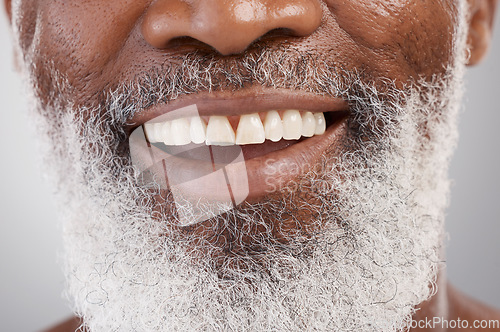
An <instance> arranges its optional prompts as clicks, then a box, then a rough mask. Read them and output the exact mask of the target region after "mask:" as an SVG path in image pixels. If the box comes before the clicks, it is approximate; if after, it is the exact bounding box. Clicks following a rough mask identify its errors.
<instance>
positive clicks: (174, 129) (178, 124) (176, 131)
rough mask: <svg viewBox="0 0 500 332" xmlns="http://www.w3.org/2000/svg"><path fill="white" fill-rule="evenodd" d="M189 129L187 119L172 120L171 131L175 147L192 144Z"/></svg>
mask: <svg viewBox="0 0 500 332" xmlns="http://www.w3.org/2000/svg"><path fill="white" fill-rule="evenodd" d="M189 127H190V126H189V121H188V119H186V118H180V119H175V120H172V126H171V127H170V130H171V133H172V137H173V140H174V145H186V144H189V143H191V135H189Z"/></svg>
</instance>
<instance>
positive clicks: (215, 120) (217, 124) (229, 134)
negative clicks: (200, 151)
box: [205, 115, 235, 145]
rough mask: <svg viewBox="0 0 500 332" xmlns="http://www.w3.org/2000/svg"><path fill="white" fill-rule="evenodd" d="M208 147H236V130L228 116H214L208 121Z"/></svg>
mask: <svg viewBox="0 0 500 332" xmlns="http://www.w3.org/2000/svg"><path fill="white" fill-rule="evenodd" d="M205 143H206V144H207V145H234V143H235V137H234V130H233V128H232V127H231V124H230V123H229V120H228V119H227V116H219V115H214V116H211V117H210V119H209V120H208V125H207V140H206V142H205Z"/></svg>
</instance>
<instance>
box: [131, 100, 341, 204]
mask: <svg viewBox="0 0 500 332" xmlns="http://www.w3.org/2000/svg"><path fill="white" fill-rule="evenodd" d="M252 92H253V93H249V94H248V95H245V94H244V92H241V91H239V92H238V95H236V96H235V95H234V94H233V95H232V96H230V97H226V96H224V95H223V96H221V95H220V94H219V95H217V94H212V95H210V96H209V97H205V96H200V95H197V96H194V97H192V98H184V99H183V100H176V101H173V102H171V103H170V104H168V105H160V106H153V107H151V108H150V109H148V110H147V111H146V112H144V113H142V114H138V115H137V117H136V118H135V120H136V121H135V123H134V128H138V126H139V127H142V128H143V133H144V134H143V135H145V139H146V140H147V144H149V145H148V146H151V147H150V148H147V147H146V145H143V146H144V147H143V148H142V150H143V151H142V152H140V153H139V154H141V155H142V156H144V157H143V158H145V159H147V158H149V157H148V156H149V154H150V153H149V152H146V151H145V150H147V149H151V148H152V149H153V150H152V151H156V152H155V153H157V155H159V156H162V155H163V156H165V157H156V158H154V159H155V160H159V159H163V158H167V159H165V160H168V161H167V162H166V163H167V164H166V167H167V168H168V169H169V171H170V173H169V175H170V177H171V178H174V179H176V180H178V181H181V180H180V179H184V178H185V177H187V176H190V177H192V176H193V174H205V173H206V170H207V169H210V170H211V169H212V163H211V162H210V158H211V155H212V157H213V155H228V156H229V155H233V154H234V153H235V152H234V151H235V150H232V148H238V151H240V152H241V153H242V156H243V157H244V158H243V159H242V160H244V164H245V171H244V173H241V172H240V171H241V170H240V168H239V167H240V166H235V165H226V167H225V168H226V171H227V174H229V176H230V175H231V174H232V173H234V174H235V176H234V178H235V179H236V178H238V177H239V176H240V175H241V174H243V175H245V178H247V179H248V188H249V190H248V196H247V197H246V200H247V201H252V200H253V199H260V198H262V197H263V196H265V195H267V194H271V193H273V192H275V191H279V190H280V189H282V188H284V187H285V186H287V185H288V184H290V183H291V181H293V180H294V179H296V178H297V177H298V176H300V175H302V174H305V173H306V172H308V171H309V170H311V169H312V168H313V167H314V166H315V165H316V164H317V163H318V161H319V160H320V159H321V157H322V156H323V155H324V154H325V153H326V151H328V150H329V148H331V147H332V146H336V145H337V144H338V141H339V140H340V139H341V138H343V137H345V133H346V132H345V131H346V128H347V126H346V125H345V124H346V119H347V117H348V114H349V109H348V106H347V103H346V102H345V101H343V100H341V99H337V98H328V97H321V96H317V95H313V94H308V93H299V92H294V93H290V91H276V90H274V91H273V93H272V94H270V93H255V92H254V91H252ZM189 105H196V106H197V112H196V113H190V112H188V111H185V110H186V109H188V108H189ZM256 109H257V110H259V111H256ZM235 110H237V111H235ZM143 137H144V136H143ZM204 146H205V147H207V146H208V148H210V149H212V150H210V151H211V152H209V153H208V154H207V156H205V154H206V153H205V152H203V151H205V150H203V149H202V147H204ZM213 149H215V150H213ZM226 149H229V150H226ZM161 151H163V152H161ZM173 156H175V157H174V158H172V157H173ZM158 158H159V159H158ZM205 159H206V160H205ZM212 162H213V160H212ZM206 163H208V164H209V165H205V164H206ZM163 168H165V162H164V166H163ZM163 168H162V169H163ZM232 168H235V169H237V171H234V172H233V170H232ZM213 169H218V166H217V167H216V166H214V167H213ZM236 173H238V174H240V175H238V176H236ZM174 174H175V175H174ZM241 176H242V175H241ZM200 177H201V175H200ZM167 182H168V181H167ZM181 182H182V181H181ZM184 182H186V181H184ZM213 188H214V186H209V185H206V184H204V185H197V186H196V188H192V190H193V194H196V195H200V196H201V197H213V196H214V195H215V194H214V190H213ZM186 190H187V189H186Z"/></svg>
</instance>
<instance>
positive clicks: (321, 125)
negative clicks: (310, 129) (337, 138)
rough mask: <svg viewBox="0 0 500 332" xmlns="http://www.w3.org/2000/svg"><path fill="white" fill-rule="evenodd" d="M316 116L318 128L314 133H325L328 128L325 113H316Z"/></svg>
mask: <svg viewBox="0 0 500 332" xmlns="http://www.w3.org/2000/svg"><path fill="white" fill-rule="evenodd" d="M314 118H315V119H316V130H315V131H314V135H323V134H324V133H325V130H326V120H325V115H324V114H323V113H315V114H314Z"/></svg>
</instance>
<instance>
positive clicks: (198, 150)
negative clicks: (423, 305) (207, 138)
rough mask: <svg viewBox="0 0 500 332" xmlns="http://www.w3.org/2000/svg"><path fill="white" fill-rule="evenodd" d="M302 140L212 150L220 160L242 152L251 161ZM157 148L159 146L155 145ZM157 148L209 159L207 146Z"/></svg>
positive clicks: (266, 142) (172, 152)
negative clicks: (225, 156)
mask: <svg viewBox="0 0 500 332" xmlns="http://www.w3.org/2000/svg"><path fill="white" fill-rule="evenodd" d="M302 139H303V138H302ZM302 139H300V140H284V139H282V140H280V141H278V142H272V141H269V140H266V141H265V142H264V143H261V144H248V145H231V146H216V145H211V146H210V148H211V149H212V150H213V152H215V153H216V154H217V156H218V157H219V158H223V159H228V160H231V158H234V157H235V156H236V155H237V154H239V153H240V151H242V152H243V156H244V158H245V160H250V159H253V158H256V157H260V156H263V155H266V154H268V153H271V152H274V151H278V150H282V149H285V148H287V147H289V146H291V145H294V144H297V143H298V142H300V141H302ZM155 146H157V144H155ZM157 147H158V148H160V149H161V150H163V151H165V152H167V153H169V154H171V155H177V156H178V157H182V158H186V159H195V160H205V159H207V158H208V157H209V156H207V153H206V152H205V150H206V148H207V146H206V145H205V144H193V143H191V144H188V145H184V146H180V147H179V146H166V145H163V144H158V146H157ZM240 149H241V150H240ZM226 154H227V158H224V157H223V156H224V155H226ZM208 161H209V160H208Z"/></svg>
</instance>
